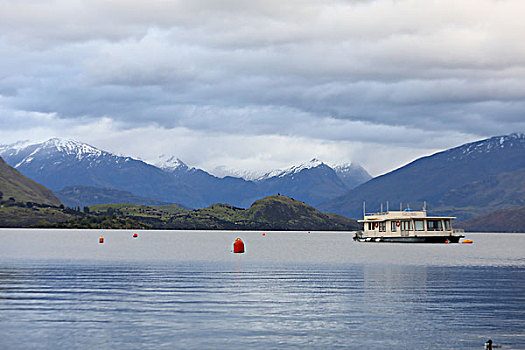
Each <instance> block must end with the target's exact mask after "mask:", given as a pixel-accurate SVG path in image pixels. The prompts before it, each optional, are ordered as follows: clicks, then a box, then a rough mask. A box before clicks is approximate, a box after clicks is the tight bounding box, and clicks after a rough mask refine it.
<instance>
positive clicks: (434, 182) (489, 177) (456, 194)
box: [319, 133, 525, 220]
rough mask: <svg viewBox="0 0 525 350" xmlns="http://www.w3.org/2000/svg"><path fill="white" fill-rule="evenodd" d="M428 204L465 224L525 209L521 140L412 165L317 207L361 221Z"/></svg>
mask: <svg viewBox="0 0 525 350" xmlns="http://www.w3.org/2000/svg"><path fill="white" fill-rule="evenodd" d="M387 201H388V202H389V204H390V206H391V207H397V205H399V203H404V205H406V204H411V205H412V207H413V208H414V207H418V206H422V205H423V203H424V202H426V203H427V208H428V209H429V210H430V211H431V212H432V213H433V214H443V215H452V216H457V217H458V218H459V219H460V220H463V219H468V218H471V217H473V216H476V215H481V214H485V213H487V212H489V211H492V210H496V209H502V208H506V207H511V206H523V205H525V134H518V133H515V134H510V135H505V136H497V137H492V138H489V139H485V140H481V141H477V142H472V143H467V144H464V145H462V146H459V147H455V148H452V149H449V150H446V151H443V152H438V153H435V154H433V155H430V156H427V157H422V158H419V159H416V160H415V161H413V162H411V163H409V164H407V165H405V166H403V167H401V168H399V169H396V170H394V171H392V172H389V173H387V174H385V175H382V176H378V177H376V178H374V179H372V180H370V181H368V182H366V183H364V184H361V185H359V186H357V187H356V188H354V189H352V190H350V191H349V192H347V193H345V194H344V195H342V196H339V197H337V198H334V199H331V200H329V201H327V202H325V203H323V204H321V205H320V206H319V208H320V209H321V210H323V211H325V212H331V213H337V214H340V215H343V216H346V217H361V215H362V212H363V202H365V205H366V210H367V212H374V211H379V208H380V205H381V203H383V204H384V205H386V203H387Z"/></svg>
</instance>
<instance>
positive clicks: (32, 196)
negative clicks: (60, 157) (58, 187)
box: [0, 158, 62, 206]
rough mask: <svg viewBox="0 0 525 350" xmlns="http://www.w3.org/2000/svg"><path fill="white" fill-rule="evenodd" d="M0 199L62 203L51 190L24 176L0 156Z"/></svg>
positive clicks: (56, 204)
mask: <svg viewBox="0 0 525 350" xmlns="http://www.w3.org/2000/svg"><path fill="white" fill-rule="evenodd" d="M0 192H1V194H2V195H1V196H0V201H9V200H10V201H12V202H15V201H16V202H23V203H27V202H31V203H38V204H45V205H51V206H60V205H61V204H62V203H61V202H60V200H59V199H58V198H57V197H55V195H54V194H53V192H51V191H50V190H48V189H47V188H45V187H44V186H42V185H40V184H39V183H36V182H35V181H33V180H31V179H29V178H27V177H25V176H24V175H22V174H21V173H20V172H19V171H18V170H16V169H14V168H12V167H11V166H9V165H8V164H6V162H5V161H4V160H3V159H2V158H0Z"/></svg>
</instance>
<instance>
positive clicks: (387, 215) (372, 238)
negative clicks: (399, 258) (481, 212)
mask: <svg viewBox="0 0 525 350" xmlns="http://www.w3.org/2000/svg"><path fill="white" fill-rule="evenodd" d="M453 219H455V217H453V216H427V212H426V210H425V209H423V210H412V209H405V210H402V211H388V210H387V211H386V212H383V211H381V212H379V213H374V214H366V213H365V214H364V219H363V220H359V221H358V222H361V223H363V226H364V227H363V231H359V232H357V233H356V235H355V236H354V240H355V241H359V242H396V243H458V241H459V239H460V238H462V237H464V236H462V235H454V233H455V232H454V230H453V229H452V223H451V221H452V220H453Z"/></svg>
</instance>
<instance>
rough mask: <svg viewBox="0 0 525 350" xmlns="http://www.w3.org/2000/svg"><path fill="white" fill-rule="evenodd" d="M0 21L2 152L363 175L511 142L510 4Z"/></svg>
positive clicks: (39, 16)
mask: <svg viewBox="0 0 525 350" xmlns="http://www.w3.org/2000/svg"><path fill="white" fill-rule="evenodd" d="M0 9H1V10H0V33H1V34H0V122H2V125H5V126H4V127H3V128H2V129H3V130H2V131H0V137H2V139H3V140H5V141H13V140H12V139H14V138H15V137H20V136H23V135H26V136H25V137H24V138H35V139H37V138H45V137H50V136H64V137H75V138H77V139H79V140H82V141H89V142H91V143H93V144H95V145H97V146H98V145H100V146H104V147H106V149H108V150H112V151H118V152H124V153H131V152H133V153H134V155H136V156H140V157H142V158H145V159H148V158H152V157H154V156H155V154H154V153H155V152H156V149H157V148H158V149H161V150H163V152H161V153H167V152H166V151H169V152H171V153H173V154H174V155H176V156H178V157H179V158H181V159H183V160H184V161H185V162H187V163H189V164H192V165H197V166H202V167H205V168H208V169H211V168H213V167H219V166H221V165H226V166H230V167H234V168H239V167H242V166H246V167H250V168H252V169H257V168H267V169H269V168H271V167H274V166H278V167H283V166H286V165H289V164H292V163H294V162H297V161H300V160H306V159H310V158H312V157H314V156H315V157H319V158H321V159H326V160H327V161H332V162H337V161H345V160H355V161H358V162H361V163H363V164H364V165H365V167H367V168H368V169H370V171H371V172H372V173H376V174H377V173H381V172H384V171H387V170H390V169H391V168H392V167H395V166H400V165H402V164H403V163H404V162H407V161H410V160H411V159H413V157H417V156H419V155H423V154H427V153H429V152H433V151H435V150H440V149H443V148H448V147H452V146H455V145H458V144H460V143H463V142H466V141H471V140H474V139H479V138H483V137H487V136H491V135H497V134H506V133H510V132H514V131H524V130H525V118H524V115H523V114H524V113H523V111H525V46H523V45H522V44H521V39H522V36H523V33H525V22H524V21H523V20H522V16H521V14H523V13H525V3H523V2H522V1H519V0H514V1H512V0H459V1H458V0H455V1H452V0H442V1H416V0H399V1H395V0H376V1H372V0H370V1H366V0H362V1H358V0H354V1H348V0H347V1H345V0H324V1H314V0H304V1H298V0H290V1H286V2H282V1H273V0H265V1H258V0H255V1H241V0H224V1H212V0H194V1H163V0H152V1H148V2H144V1H134V0H126V1H124V0H117V1H111V2H108V1H101V0H100V1H99V0H91V1H87V0H77V1H66V0H54V1H47V0H46V1H44V0H43V1H30V0H17V1H10V0H0ZM93 130H96V131H97V132H96V133H94V132H93ZM125 137H127V138H125ZM2 143H3V142H2ZM124 147H127V149H128V150H127V151H126V150H125V149H123V148H124ZM371 154H372V155H374V156H373V157H372V158H371V156H370V155H371ZM323 156H324V158H323ZM327 158H330V159H327ZM371 159H373V160H371ZM220 161H222V163H219V162H220Z"/></svg>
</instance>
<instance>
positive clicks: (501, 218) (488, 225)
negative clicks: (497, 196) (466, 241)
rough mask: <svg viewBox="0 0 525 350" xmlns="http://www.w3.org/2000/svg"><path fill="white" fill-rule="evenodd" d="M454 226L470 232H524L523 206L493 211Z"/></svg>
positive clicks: (524, 215)
mask: <svg viewBox="0 0 525 350" xmlns="http://www.w3.org/2000/svg"><path fill="white" fill-rule="evenodd" d="M455 226H456V227H459V228H463V229H465V231H470V232H525V206H519V207H511V208H506V209H500V210H494V211H491V212H490V213H488V214H485V215H480V216H477V217H475V218H472V219H469V220H467V221H463V222H460V223H457V224H456V225H455Z"/></svg>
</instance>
